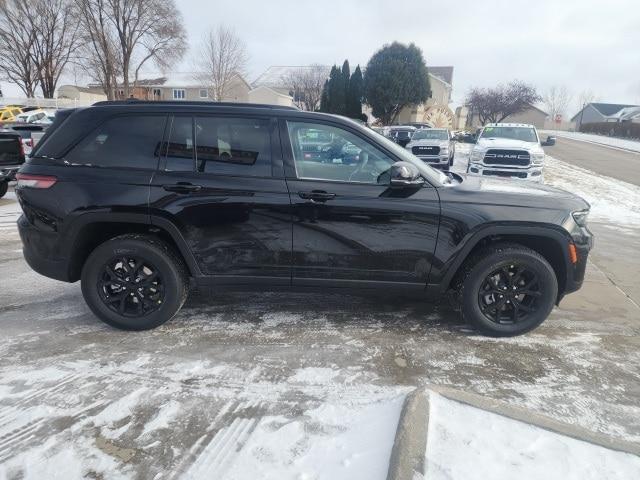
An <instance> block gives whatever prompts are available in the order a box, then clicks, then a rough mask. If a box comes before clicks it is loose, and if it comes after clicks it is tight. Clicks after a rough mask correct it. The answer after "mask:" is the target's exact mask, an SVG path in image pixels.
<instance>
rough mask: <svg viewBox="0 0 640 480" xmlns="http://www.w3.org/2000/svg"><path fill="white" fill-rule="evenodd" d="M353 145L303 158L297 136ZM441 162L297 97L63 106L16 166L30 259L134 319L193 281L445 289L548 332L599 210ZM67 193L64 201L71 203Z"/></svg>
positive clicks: (488, 328) (420, 293) (163, 310)
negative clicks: (288, 100) (320, 157)
mask: <svg viewBox="0 0 640 480" xmlns="http://www.w3.org/2000/svg"><path fill="white" fill-rule="evenodd" d="M310 132H312V133H313V135H312V136H314V137H316V138H318V137H326V138H331V139H332V140H340V141H341V142H344V143H345V144H352V145H354V146H356V147H357V148H358V149H359V152H360V153H359V159H358V162H356V163H353V164H351V163H348V162H346V163H342V162H336V163H334V162H318V161H316V160H314V159H308V158H306V156H305V154H304V150H303V149H302V148H301V139H306V138H309V137H310V135H309V133H310ZM507 187H508V188H505V182H501V181H497V180H489V179H483V181H482V182H481V181H479V179H478V178H475V177H469V178H465V177H464V176H459V175H456V174H453V173H449V174H445V173H443V172H441V171H438V170H435V169H433V168H431V167H430V166H428V165H426V164H425V163H424V162H422V161H420V160H418V159H417V158H416V157H415V156H413V155H412V154H410V153H409V152H408V151H407V150H405V149H404V148H401V147H399V146H398V145H397V144H395V143H394V142H392V141H390V140H388V139H385V138H384V137H382V136H381V135H378V134H376V133H375V132H373V131H371V130H370V129H368V128H365V127H362V126H361V125H358V124H357V123H356V122H353V121H350V120H348V119H344V118H340V117H336V116H333V115H328V114H322V113H315V112H303V111H299V110H296V109H294V108H287V107H279V106H266V105H247V104H245V105H243V104H237V103H229V104H224V103H219V104H211V103H200V102H140V101H136V102H127V101H124V102H103V103H97V104H95V105H94V106H92V107H89V108H84V109H74V110H66V111H64V112H61V113H60V114H58V116H57V117H56V120H55V122H54V124H53V125H52V126H51V127H50V128H49V131H48V132H47V134H46V135H45V137H44V138H43V139H42V141H41V142H40V143H39V144H38V146H37V147H36V148H35V150H34V152H33V154H32V157H31V158H30V159H28V160H27V162H26V164H25V165H24V166H23V167H22V168H21V169H20V172H19V173H18V183H17V187H16V194H17V196H18V199H19V201H20V204H21V206H22V210H23V215H22V216H21V217H20V219H19V220H18V227H19V231H20V236H21V238H22V242H23V251H24V256H25V259H26V260H27V262H28V263H29V265H30V266H31V267H32V268H33V269H34V270H36V271H37V272H39V273H41V274H43V275H46V276H48V277H51V278H54V279H57V280H62V281H67V282H75V281H77V280H81V284H82V293H83V295H84V298H85V300H86V302H87V304H88V305H89V307H90V308H91V310H92V311H93V312H94V313H95V314H96V316H97V317H99V318H100V319H102V320H103V321H105V322H106V323H108V324H110V325H113V326H116V327H119V328H124V329H131V330H142V329H147V328H153V327H156V326H158V325H161V324H162V323H164V322H166V321H167V320H169V319H170V318H172V317H173V316H174V315H175V314H176V313H177V312H178V310H180V308H181V306H182V304H183V303H184V301H185V299H186V298H187V294H188V290H189V285H191V284H195V285H202V286H207V285H208V286H214V287H215V289H216V290H217V291H220V290H221V289H223V288H230V289H244V290H246V289H249V290H256V289H282V288H291V289H299V290H308V289H316V290H318V289H319V290H321V291H337V292H348V291H353V290H357V291H368V292H371V293H373V294H374V295H380V294H381V293H394V292H395V293H397V294H401V295H403V296H410V295H415V296H416V297H417V298H420V299H423V300H435V299H437V298H440V297H442V296H443V295H446V294H447V293H450V294H451V295H452V297H453V298H455V299H457V300H458V301H459V303H460V306H461V311H462V315H463V317H464V319H465V320H466V321H468V322H470V323H472V324H473V325H475V326H476V327H477V328H478V329H479V330H481V331H482V332H485V333H487V334H490V335H498V336H504V335H514V334H519V333H523V332H526V331H528V330H531V329H533V328H535V327H536V326H538V325H539V324H540V323H541V322H542V321H543V320H544V319H545V318H546V317H547V316H548V315H549V313H550V312H551V309H552V308H553V305H554V304H556V303H558V302H560V300H561V299H562V298H563V297H564V296H565V295H566V294H567V293H569V292H573V291H575V290H577V289H579V288H580V286H581V284H582V281H583V278H584V272H585V266H586V263H587V256H588V253H589V250H590V248H591V244H592V236H591V233H590V232H589V230H588V228H587V226H586V217H587V214H588V211H589V205H588V204H587V202H585V201H584V200H582V199H581V198H579V197H577V196H575V195H572V194H570V193H568V192H565V191H562V190H559V189H555V188H552V187H549V186H544V185H536V184H529V185H525V184H523V185H522V186H520V187H519V188H518V189H514V188H513V187H512V186H511V185H507ZM62 199H63V200H62Z"/></svg>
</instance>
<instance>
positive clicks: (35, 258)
mask: <svg viewBox="0 0 640 480" xmlns="http://www.w3.org/2000/svg"><path fill="white" fill-rule="evenodd" d="M18 232H19V233H20V239H21V240H22V253H23V255H24V259H25V260H26V261H27V263H28V264H29V266H30V267H31V268H32V269H33V270H34V271H36V272H37V273H39V274H40V275H44V276H45V277H49V278H53V279H54V280H60V281H63V282H70V281H71V280H70V278H69V261H68V260H67V259H64V258H56V257H55V256H53V255H52V251H53V247H54V245H56V244H57V242H58V234H57V233H56V232H45V231H42V230H40V229H38V228H37V227H35V226H34V225H32V224H30V223H29V221H28V220H27V218H26V217H25V216H24V215H22V216H20V218H19V219H18Z"/></svg>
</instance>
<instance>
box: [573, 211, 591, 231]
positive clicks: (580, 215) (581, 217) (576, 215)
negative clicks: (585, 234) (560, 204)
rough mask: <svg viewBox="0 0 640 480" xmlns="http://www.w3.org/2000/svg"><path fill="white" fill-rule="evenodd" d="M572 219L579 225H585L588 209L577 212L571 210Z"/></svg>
mask: <svg viewBox="0 0 640 480" xmlns="http://www.w3.org/2000/svg"><path fill="white" fill-rule="evenodd" d="M571 216H572V217H573V220H574V221H575V222H576V223H577V224H578V225H579V226H581V227H586V226H587V217H588V216H589V210H580V211H578V212H571Z"/></svg>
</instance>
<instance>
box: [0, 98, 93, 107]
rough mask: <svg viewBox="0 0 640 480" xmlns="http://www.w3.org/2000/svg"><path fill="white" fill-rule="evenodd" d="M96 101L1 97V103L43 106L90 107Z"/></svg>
mask: <svg viewBox="0 0 640 480" xmlns="http://www.w3.org/2000/svg"><path fill="white" fill-rule="evenodd" d="M95 102H96V101H95V100H79V99H77V98H26V97H22V98H21V97H0V105H24V106H25V107H41V108H74V107H88V106H89V105H93V104H94V103H95Z"/></svg>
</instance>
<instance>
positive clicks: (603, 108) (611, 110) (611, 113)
mask: <svg viewBox="0 0 640 480" xmlns="http://www.w3.org/2000/svg"><path fill="white" fill-rule="evenodd" d="M587 107H592V108H595V109H596V110H597V111H598V112H600V114H601V115H602V116H603V117H609V118H618V116H619V114H620V111H621V110H624V109H628V108H637V107H638V105H628V104H622V103H600V102H592V103H589V104H587V105H585V107H584V108H587ZM582 110H583V109H581V110H580V111H579V112H578V113H576V114H575V115H574V116H573V118H572V119H571V121H572V122H573V121H575V120H576V118H577V117H578V115H580V112H582Z"/></svg>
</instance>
